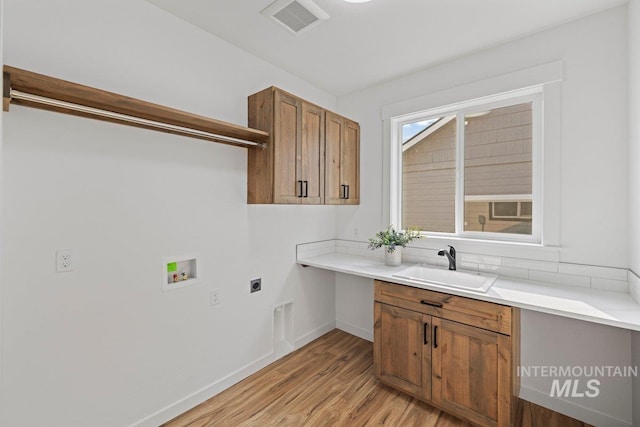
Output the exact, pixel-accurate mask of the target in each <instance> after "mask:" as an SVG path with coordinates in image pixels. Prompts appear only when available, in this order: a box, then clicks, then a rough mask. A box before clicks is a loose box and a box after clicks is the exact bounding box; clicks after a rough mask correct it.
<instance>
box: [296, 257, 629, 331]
mask: <svg viewBox="0 0 640 427" xmlns="http://www.w3.org/2000/svg"><path fill="white" fill-rule="evenodd" d="M297 262H298V264H301V265H304V266H310V267H317V268H322V269H325V270H332V271H337V272H340V273H346V274H353V275H356V276H361V277H368V278H371V279H378V280H384V281H387V282H394V283H399V284H402V285H408V286H413V287H415V288H422V289H429V290H433V291H440V292H444V293H448V294H452V295H459V296H464V297H470V298H474V299H477V300H482V301H490V302H495V303H497V304H504V305H509V306H513V307H519V308H523V309H527V310H532V311H539V312H543V313H549V314H555V315H558V316H563V317H569V318H573V319H579V320H584V321H587V322H593V323H600V324H603V325H609V326H615V327H618V328H624V329H631V330H634V331H640V305H639V304H638V303H636V302H635V301H634V300H633V298H632V297H631V295H629V294H627V293H622V292H610V291H602V290H597V289H590V288H582V287H574V286H561V285H551V284H544V283H540V282H532V281H527V280H520V279H512V278H507V277H502V276H500V277H498V278H497V279H496V281H495V282H494V284H493V286H492V287H491V288H490V289H489V291H488V292H487V293H484V294H482V293H478V292H472V291H467V290H464V289H457V288H449V287H444V286H438V285H430V284H424V283H419V282H414V281H410V280H405V279H400V278H397V277H393V275H394V274H397V273H398V272H400V271H402V270H403V269H405V268H407V267H409V266H411V265H415V263H412V264H403V265H401V266H399V267H388V266H386V265H384V263H383V262H381V261H377V260H374V259H371V258H365V257H360V256H355V255H347V254H342V253H332V254H327V255H319V256H314V257H309V258H303V259H298V261H297Z"/></svg>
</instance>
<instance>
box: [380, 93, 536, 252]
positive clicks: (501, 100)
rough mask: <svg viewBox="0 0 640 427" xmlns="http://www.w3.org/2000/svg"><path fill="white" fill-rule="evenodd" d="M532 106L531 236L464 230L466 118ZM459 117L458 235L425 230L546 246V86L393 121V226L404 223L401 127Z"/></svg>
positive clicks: (465, 236)
mask: <svg viewBox="0 0 640 427" xmlns="http://www.w3.org/2000/svg"><path fill="white" fill-rule="evenodd" d="M526 102H531V103H532V166H533V170H532V194H531V200H532V202H533V209H532V224H531V235H522V234H510V233H492V232H478V231H464V201H465V195H464V137H465V135H464V126H465V120H464V117H465V116H466V115H467V114H473V113H477V112H482V111H487V110H492V109H496V108H502V107H508V106H511V105H516V104H522V103H526ZM454 114H455V115H456V119H457V123H456V124H457V132H456V190H455V191H456V195H455V232H454V233H441V232H432V231H424V232H423V234H424V235H426V236H431V237H454V238H465V239H471V240H489V241H504V242H522V243H533V244H540V245H542V244H543V241H542V236H543V233H542V226H543V218H542V212H543V206H542V202H543V194H542V192H543V187H542V171H543V170H544V169H543V156H542V149H543V135H544V133H543V86H542V85H538V86H532V87H528V88H525V89H520V90H514V91H509V92H504V93H500V94H496V95H492V96H487V97H482V98H477V99H473V100H469V101H465V102H459V103H456V104H451V105H447V106H443V107H437V108H432V109H429V110H424V111H419V112H415V113H410V114H405V115H402V116H396V117H391V118H390V125H391V126H390V128H391V129H390V131H391V135H390V142H391V170H390V172H391V180H390V208H391V215H390V219H391V223H392V224H394V225H395V226H396V227H398V228H400V227H402V226H403V225H405V224H402V126H403V125H405V124H408V123H413V122H416V121H420V120H428V119H431V118H435V117H443V116H447V115H454Z"/></svg>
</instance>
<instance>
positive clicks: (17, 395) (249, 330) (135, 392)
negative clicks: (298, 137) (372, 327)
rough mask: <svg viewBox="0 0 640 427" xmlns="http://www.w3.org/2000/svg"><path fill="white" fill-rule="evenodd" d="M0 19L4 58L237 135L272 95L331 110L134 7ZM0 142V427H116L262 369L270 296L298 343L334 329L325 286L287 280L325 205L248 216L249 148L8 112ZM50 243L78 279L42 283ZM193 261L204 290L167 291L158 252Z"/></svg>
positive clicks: (10, 1)
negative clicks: (261, 97) (62, 251)
mask: <svg viewBox="0 0 640 427" xmlns="http://www.w3.org/2000/svg"><path fill="white" fill-rule="evenodd" d="M5 15H6V16H5V17H4V18H5V28H4V36H5V40H6V45H5V58H4V59H5V63H7V64H9V65H13V66H17V67H20V68H25V69H29V70H33V71H36V72H40V73H43V74H48V75H52V76H56V77H60V78H64V79H67V80H71V81H75V82H79V83H83V84H88V85H91V86H94V87H98V88H102V89H106V90H110V91H114V92H117V93H122V94H125V95H129V96H133V97H137V98H140V99H144V100H148V101H152V102H157V103H160V104H164V105H168V106H171V107H174V108H179V109H183V110H186V111H191V112H195V113H198V114H202V115H205V116H209V117H213V118H217V119H221V120H226V121H230V122H233V123H238V124H246V120H247V113H246V110H247V107H246V97H247V95H249V94H251V93H253V92H255V91H258V90H260V89H263V88H264V87H267V86H269V85H272V84H275V85H277V86H280V87H282V88H283V89H285V90H288V91H291V92H293V93H296V94H299V95H300V96H302V97H304V98H307V99H309V100H311V101H313V102H316V103H318V104H320V105H324V106H326V107H328V108H335V106H336V105H335V98H334V97H333V96H331V95H329V94H327V93H325V92H322V91H321V90H319V89H317V88H315V87H312V86H311V85H309V84H307V83H305V82H303V81H301V80H299V79H297V78H294V77H293V76H291V75H289V74H287V73H285V72H283V71H281V70H278V69H276V68H274V67H273V66H270V65H268V64H266V63H265V62H262V61H260V60H258V59H256V58H255V57H252V56H251V55H248V54H246V53H244V52H242V51H240V50H238V49H236V48H234V47H231V46H230V45H228V44H227V43H225V42H223V41H221V40H220V39H217V38H215V37H212V36H210V35H208V34H207V33H204V32H203V31H202V30H200V29H197V28H195V27H193V26H191V25H188V24H186V23H185V22H183V21H181V20H179V19H177V18H174V17H172V16H170V15H168V14H167V13H165V12H163V11H161V10H160V9H157V8H156V7H154V6H152V5H150V4H148V3H146V2H144V1H142V0H133V1H132V0H112V1H108V2H107V1H100V2H95V1H94V2H86V1H82V0H59V1H56V2H43V1H39V0H7V1H6V2H5ZM3 135H4V174H3V178H4V183H5V185H4V194H5V197H4V201H5V204H4V207H5V209H4V210H3V220H2V228H3V229H4V230H7V233H6V234H5V235H4V242H3V243H4V247H5V248H7V249H6V250H5V251H4V253H3V259H2V266H3V271H4V274H3V275H2V278H1V279H2V293H3V300H2V308H1V309H2V313H3V325H2V339H3V344H4V346H3V352H2V356H1V357H2V369H3V371H4V373H5V376H4V378H3V380H2V387H1V395H0V401H1V402H2V407H1V408H0V414H1V415H0V425H3V426H34V425H47V426H65V427H67V426H85V425H87V422H89V423H90V424H91V425H92V426H122V425H130V424H132V423H136V422H138V421H140V420H142V419H144V418H145V417H148V416H150V415H152V414H154V413H156V411H161V410H162V409H163V408H167V407H170V406H171V405H174V404H175V403H176V402H178V401H179V400H181V399H185V398H187V400H186V401H184V402H182V403H181V404H179V405H177V406H175V407H170V408H169V409H168V410H167V411H165V412H161V413H160V414H159V415H157V416H156V417H152V418H150V419H147V421H146V422H145V423H144V424H145V425H157V424H158V423H159V422H161V421H163V420H164V419H166V418H167V417H169V416H173V415H176V414H177V413H179V412H180V411H181V410H184V409H186V408H188V407H189V406H191V405H193V404H195V403H196V402H197V401H198V399H200V400H201V399H204V398H206V397H209V396H210V395H211V394H213V393H214V392H215V391H217V390H219V389H220V388H222V387H223V386H224V385H228V384H229V382H231V381H233V380H237V379H239V378H241V377H242V376H243V375H245V374H246V373H248V372H250V371H251V370H253V369H256V368H258V367H260V366H262V365H264V364H265V363H267V362H269V361H270V360H271V359H270V357H271V356H270V355H271V352H272V339H271V335H272V331H271V327H272V326H271V322H272V311H273V307H274V306H275V305H277V304H278V303H280V302H283V301H287V300H292V301H293V302H294V312H295V337H296V338H297V340H298V341H297V342H298V344H301V343H304V342H305V341H307V340H309V339H311V338H313V337H314V336H316V335H317V334H319V333H321V332H323V331H325V330H327V328H332V327H333V325H334V322H335V311H334V285H333V284H334V275H333V273H329V272H323V271H313V272H306V273H305V281H304V282H301V280H300V267H297V266H296V265H295V244H296V243H298V242H300V241H314V240H321V239H328V238H333V237H334V233H335V208H334V207H330V206H326V207H323V206H320V207H318V206H314V207H293V206H248V205H247V204H246V174H247V166H246V161H247V159H246V150H245V149H242V148H236V147H230V146H224V145H220V144H209V143H207V142H204V141H198V140H193V139H187V138H182V137H177V136H172V135H166V134H162V133H159V132H152V131H147V130H141V129H135V128H131V127H125V126H118V125H113V124H108V123H103V122H98V121H92V120H87V119H80V118H75V117H71V116H65V115H61V114H55V113H50V112H43V111H39V110H34V109H26V108H20V107H15V106H12V109H11V112H9V113H6V114H4V130H3ZM59 248H70V249H73V250H74V256H75V258H76V270H75V271H73V272H68V273H59V274H56V273H55V272H54V263H55V261H54V260H55V250H56V249H59ZM190 252H197V253H199V254H200V257H201V266H200V268H201V269H202V276H201V277H202V279H203V280H202V282H201V283H200V284H197V285H195V286H192V287H188V288H184V289H179V290H175V291H172V292H167V293H163V292H162V284H161V281H160V277H161V259H162V257H163V256H170V255H181V254H185V253H190ZM257 276H260V277H262V280H263V290H262V292H260V293H257V294H253V295H250V294H249V280H250V279H251V278H254V277H257ZM213 288H219V289H220V296H221V301H222V303H221V304H220V305H219V306H216V307H213V308H212V307H209V291H210V289H213ZM243 367H247V369H246V370H244V371H242V372H240V373H239V374H238V375H236V376H233V375H232V374H234V372H236V371H238V370H240V369H242V368H243ZM229 375H232V376H231V378H227V377H228V376H229ZM225 378H227V380H226V381H223V382H222V383H220V384H218V383H217V382H218V381H221V380H224V379H225ZM189 396H191V398H188V397H189ZM88 420H90V421H88Z"/></svg>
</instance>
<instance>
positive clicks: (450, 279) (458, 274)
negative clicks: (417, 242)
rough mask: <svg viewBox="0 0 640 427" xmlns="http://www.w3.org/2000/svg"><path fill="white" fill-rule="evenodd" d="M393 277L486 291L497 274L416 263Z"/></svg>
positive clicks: (474, 290)
mask: <svg viewBox="0 0 640 427" xmlns="http://www.w3.org/2000/svg"><path fill="white" fill-rule="evenodd" d="M393 277H398V278H400V279H405V280H410V281H414V282H420V283H428V284H431V285H436V286H442V287H445V288H458V289H465V290H468V291H473V292H480V293H486V292H487V291H488V290H489V288H491V285H493V282H494V281H495V280H496V278H497V277H498V276H496V275H493V274H485V273H474V272H467V271H452V270H445V269H440V268H435V267H427V266H426V265H424V264H417V265H414V266H412V267H409V268H407V269H405V270H402V271H400V272H399V273H397V274H394V275H393Z"/></svg>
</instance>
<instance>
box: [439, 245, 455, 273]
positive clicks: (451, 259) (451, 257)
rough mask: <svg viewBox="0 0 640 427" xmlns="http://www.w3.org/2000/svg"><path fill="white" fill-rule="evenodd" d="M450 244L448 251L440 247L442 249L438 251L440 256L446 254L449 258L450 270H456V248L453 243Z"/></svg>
mask: <svg viewBox="0 0 640 427" xmlns="http://www.w3.org/2000/svg"><path fill="white" fill-rule="evenodd" d="M447 246H449V251H447V250H446V249H440V251H438V255H440V256H445V255H446V257H447V259H448V260H449V270H455V269H456V248H454V247H453V246H451V245H447Z"/></svg>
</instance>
